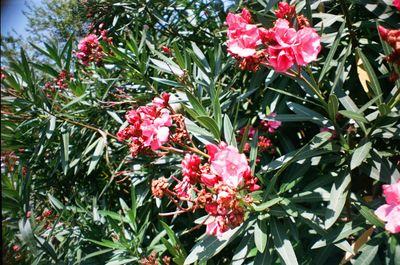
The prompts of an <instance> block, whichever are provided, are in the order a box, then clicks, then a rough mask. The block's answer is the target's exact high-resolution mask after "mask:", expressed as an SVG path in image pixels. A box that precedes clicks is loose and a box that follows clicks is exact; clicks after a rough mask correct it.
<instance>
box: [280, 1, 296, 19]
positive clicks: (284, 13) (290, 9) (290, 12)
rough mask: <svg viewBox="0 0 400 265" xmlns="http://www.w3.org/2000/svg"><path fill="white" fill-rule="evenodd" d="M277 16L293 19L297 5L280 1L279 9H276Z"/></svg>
mask: <svg viewBox="0 0 400 265" xmlns="http://www.w3.org/2000/svg"><path fill="white" fill-rule="evenodd" d="M275 15H276V17H277V18H285V19H288V20H290V19H292V18H293V17H294V16H295V15H296V7H295V6H292V5H289V4H288V3H286V2H279V4H278V9H277V10H275Z"/></svg>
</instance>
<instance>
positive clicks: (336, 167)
mask: <svg viewBox="0 0 400 265" xmlns="http://www.w3.org/2000/svg"><path fill="white" fill-rule="evenodd" d="M51 2H54V1H49V2H48V3H51ZM56 2H57V1H56ZM238 2H239V3H240V5H233V6H231V9H230V10H231V11H232V12H234V11H240V10H241V9H242V8H243V7H247V8H248V9H249V10H250V11H251V13H252V16H253V19H254V20H255V21H257V22H260V23H261V24H262V25H264V26H266V27H271V26H272V22H273V21H274V20H275V15H274V12H273V11H274V10H275V9H276V3H277V2H278V1H264V0H258V1H249V2H248V1H246V2H245V3H242V1H238ZM292 2H293V3H294V4H296V10H297V12H298V13H302V14H304V15H305V16H306V17H308V18H309V21H310V22H311V24H312V26H313V28H315V29H316V31H317V32H318V34H320V35H321V37H322V47H323V48H322V51H321V52H320V54H319V56H318V58H319V59H318V61H316V62H314V63H312V64H309V65H307V66H306V67H303V68H302V69H301V72H300V74H299V75H298V76H288V75H284V74H281V73H277V72H274V71H273V70H271V69H269V68H266V67H264V68H261V69H260V70H258V71H257V72H249V71H241V70H240V69H239V68H238V66H237V64H236V63H235V60H234V59H233V58H232V57H230V56H229V55H228V54H227V52H226V46H225V45H224V41H225V40H226V37H225V29H226V26H224V21H225V17H226V15H227V11H226V10H224V9H223V3H222V1H201V2H199V1H184V0H171V1H157V0H155V1H145V2H143V1H121V0H113V1H91V0H88V1H81V2H80V4H81V6H80V8H83V10H84V12H87V13H90V16H89V18H88V19H87V20H84V21H85V22H87V23H88V24H89V23H92V25H93V27H92V28H91V31H90V33H94V34H98V35H99V32H100V30H101V29H107V30H108V32H107V34H108V35H107V36H111V37H112V43H108V42H107V41H106V40H105V39H102V40H101V41H100V45H101V47H102V51H103V57H102V63H99V64H97V65H96V64H94V63H93V64H89V65H88V66H85V65H82V64H81V63H80V61H79V60H78V59H77V57H76V56H75V54H76V51H78V49H79V48H78V47H77V43H78V41H79V38H77V37H76V35H74V34H73V33H74V32H71V30H70V29H69V28H60V29H58V28H57V29H56V30H60V31H59V32H62V34H61V35H60V36H63V37H65V39H64V41H62V42H60V43H57V42H56V41H50V40H49V41H46V42H45V43H43V46H41V45H40V44H39V43H35V44H34V45H33V47H34V49H35V50H36V51H37V52H38V53H40V54H41V56H42V57H43V58H46V59H45V60H43V61H40V62H36V61H32V60H29V59H27V57H26V52H25V51H24V49H21V50H20V51H19V53H18V57H17V58H15V59H14V60H11V61H10V62H9V65H8V66H7V68H6V69H4V71H3V73H4V74H5V77H4V79H2V85H1V93H2V99H1V102H2V103H1V104H2V123H1V143H2V157H3V158H2V214H3V217H2V224H3V225H2V232H3V233H2V235H3V238H2V242H3V261H5V262H6V263H7V264H13V263H17V262H18V264H110V265H111V264H138V263H139V262H140V261H141V262H142V263H143V259H144V258H147V259H148V260H149V259H151V258H153V257H154V258H155V259H158V262H160V263H161V264H167V263H168V262H166V260H167V259H165V258H164V257H165V256H168V257H171V259H172V260H171V262H172V264H193V263H194V264H228V263H232V264H338V263H340V262H342V264H346V263H349V262H351V263H355V264H397V263H396V262H398V260H399V259H398V257H399V255H400V248H399V246H400V244H399V240H400V238H399V235H398V234H390V233H388V232H387V231H385V229H384V223H383V222H382V221H381V220H380V219H379V218H377V216H375V215H374V210H375V209H377V208H378V207H379V206H380V205H382V204H383V203H384V199H383V197H382V196H381V185H382V184H390V183H391V184H393V183H396V181H398V179H399V178H400V173H399V169H398V165H399V164H398V161H399V153H400V151H399V135H400V133H399V131H400V126H399V117H400V113H399V106H398V102H399V91H400V81H399V80H397V81H395V82H392V81H390V80H389V78H388V77H389V74H390V73H391V72H393V71H395V72H397V73H398V74H399V71H398V70H399V69H398V67H397V66H396V65H393V64H389V63H387V62H386V61H384V60H383V55H388V54H389V53H390V52H391V48H390V47H389V46H388V45H387V43H385V42H384V41H382V40H381V39H380V37H379V34H378V31H377V26H378V25H383V26H385V27H388V28H399V26H400V13H399V12H398V11H396V9H395V8H394V7H392V6H390V5H389V1H379V4H376V3H375V2H376V1H345V0H341V1H292ZM366 2H368V4H366ZM75 4H77V2H76V3H75ZM69 8H70V6H68V5H67V6H63V7H62V8H61V7H60V9H58V7H55V9H52V10H54V12H55V13H57V12H59V11H60V10H65V9H69ZM382 10H384V11H382ZM44 11H46V10H44ZM60 21H62V22H63V23H69V22H68V21H69V20H67V19H66V18H65V19H64V18H61V19H60ZM101 23H104V25H102V26H100V25H101ZM71 25H72V24H71ZM87 33H88V34H89V32H87ZM64 34H65V35H64ZM75 34H79V33H77V32H75ZM163 47H164V49H163ZM165 48H167V49H165ZM63 70H64V72H65V73H68V75H67V76H66V77H63V78H61V79H62V82H61V83H62V84H66V85H67V86H66V87H67V88H64V87H61V86H59V83H58V82H59V81H60V73H61V72H63ZM69 73H71V76H69ZM46 84H47V85H46ZM49 87H51V88H53V89H48V88H49ZM162 92H169V93H171V95H172V96H171V100H170V102H171V105H173V107H174V108H175V109H176V111H177V113H180V114H183V115H184V117H185V123H186V128H187V130H188V131H189V133H190V135H192V136H193V141H194V144H195V145H196V146H197V147H198V148H199V149H201V150H204V146H205V144H207V143H210V142H211V143H218V142H219V141H221V140H223V141H225V142H227V143H228V144H230V145H236V146H237V147H238V149H239V150H240V151H241V152H242V151H245V148H246V145H248V146H250V152H249V153H246V154H247V156H248V159H249V163H250V167H251V168H252V172H253V174H254V175H255V176H256V177H257V178H258V180H259V184H260V185H261V189H260V190H259V191H256V192H253V193H252V194H251V195H252V198H253V200H254V201H253V203H251V206H250V208H251V211H249V212H248V213H246V219H245V221H244V223H243V224H242V225H241V226H238V227H236V228H234V229H231V230H228V231H227V232H225V233H224V234H223V237H222V238H217V237H214V236H210V235H206V234H205V233H204V231H205V229H204V226H196V224H201V223H202V221H203V220H202V219H201V218H202V217H203V216H204V215H205V212H204V211H197V212H195V213H186V214H182V215H175V216H163V215H159V214H160V213H165V212H173V211H175V210H176V206H175V204H173V203H171V201H170V200H168V198H161V199H160V198H154V197H153V196H152V194H151V183H152V180H154V179H158V178H160V177H162V176H166V177H169V176H171V175H174V176H180V175H181V173H180V172H181V161H182V155H180V154H176V153H168V154H165V155H158V156H157V155H155V156H154V155H153V156H139V157H134V158H133V157H132V156H131V154H130V150H129V147H128V145H126V143H124V142H121V141H118V139H117V136H116V135H117V133H118V132H119V131H120V130H121V129H123V128H125V127H126V126H127V125H128V123H127V122H125V118H124V115H125V113H126V111H127V110H129V109H136V108H137V107H139V106H142V105H146V104H147V103H148V102H150V101H151V99H152V98H154V97H155V96H159V95H161V94H162ZM271 113H276V115H274V114H272V115H271ZM263 120H264V121H266V120H269V121H280V122H282V125H281V127H280V128H279V129H277V132H276V133H264V132H262V130H261V129H260V128H261V127H260V126H261V125H260V124H261V123H262V122H261V121H263ZM251 126H253V127H255V128H258V130H256V132H255V136H252V137H253V139H248V136H247V134H248V131H249V130H250V127H251ZM328 127H329V128H330V129H326V128H328ZM242 128H244V129H243V130H242V132H240V129H242ZM321 129H322V132H321ZM324 131H325V132H324ZM263 133H264V134H263ZM261 134H263V135H264V136H266V137H268V138H269V139H270V140H271V143H272V147H273V148H271V149H268V150H267V151H260V148H258V149H257V140H258V137H257V136H258V135H261ZM250 138H251V137H250ZM159 153H160V152H159ZM14 246H19V247H20V249H16V248H14ZM152 253H155V254H152ZM151 255H153V257H152V256H151ZM163 258H164V261H163ZM17 260H18V261H17ZM148 264H150V263H148Z"/></svg>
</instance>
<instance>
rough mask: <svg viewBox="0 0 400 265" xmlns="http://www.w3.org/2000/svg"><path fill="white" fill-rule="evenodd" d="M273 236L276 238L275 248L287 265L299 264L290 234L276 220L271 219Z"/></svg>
mask: <svg viewBox="0 0 400 265" xmlns="http://www.w3.org/2000/svg"><path fill="white" fill-rule="evenodd" d="M271 234H272V236H273V238H274V246H275V249H276V251H278V253H279V256H280V257H281V258H282V260H283V262H284V263H285V264H286V265H296V264H298V262H297V258H296V254H295V253H294V250H293V246H292V244H291V243H290V240H289V238H288V234H287V233H286V231H285V229H284V228H283V226H282V225H281V224H279V223H278V221H277V220H275V218H271Z"/></svg>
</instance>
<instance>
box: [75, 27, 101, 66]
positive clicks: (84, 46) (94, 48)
mask: <svg viewBox="0 0 400 265" xmlns="http://www.w3.org/2000/svg"><path fill="white" fill-rule="evenodd" d="M78 49H79V52H77V53H76V57H78V59H79V60H81V61H82V63H83V64H84V65H88V64H89V63H90V62H93V61H94V62H96V63H97V64H99V63H101V60H102V57H103V54H102V51H103V49H102V48H101V46H100V45H99V40H98V39H97V36H96V35H95V34H89V35H88V36H86V37H85V38H83V39H82V40H80V41H79V44H78Z"/></svg>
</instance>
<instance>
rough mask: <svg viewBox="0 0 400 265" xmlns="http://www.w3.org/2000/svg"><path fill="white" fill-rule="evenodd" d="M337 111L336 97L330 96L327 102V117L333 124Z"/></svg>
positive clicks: (337, 102)
mask: <svg viewBox="0 0 400 265" xmlns="http://www.w3.org/2000/svg"><path fill="white" fill-rule="evenodd" d="M338 110H339V100H338V99H337V97H336V95H334V94H331V95H329V101H328V113H329V117H330V118H331V120H332V121H333V122H335V120H336V114H337V112H338Z"/></svg>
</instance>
